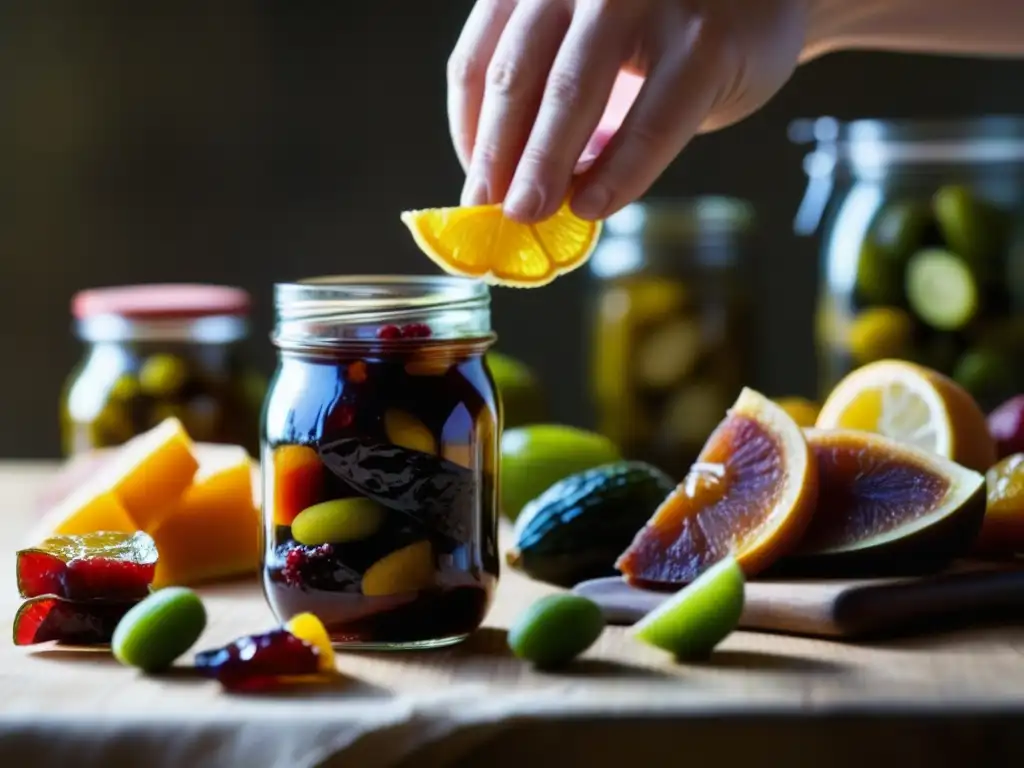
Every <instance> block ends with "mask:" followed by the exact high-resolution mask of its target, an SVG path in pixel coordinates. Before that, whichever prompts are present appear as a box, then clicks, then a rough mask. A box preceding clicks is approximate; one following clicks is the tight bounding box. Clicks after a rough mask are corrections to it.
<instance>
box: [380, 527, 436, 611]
mask: <svg viewBox="0 0 1024 768" xmlns="http://www.w3.org/2000/svg"><path fill="white" fill-rule="evenodd" d="M434 584H435V567H434V552H433V548H432V547H431V546H430V542H429V541H418V542H416V543H415V544H410V545H409V546H407V547H402V548H401V549H398V550H395V551H394V552H392V553H391V554H389V555H386V556H384V557H383V558H381V559H380V560H378V561H377V562H376V563H374V564H373V565H371V566H370V567H369V569H367V571H366V573H364V574H363V594H364V595H367V596H368V597H381V596H384V595H396V594H400V593H402V592H416V591H418V590H421V589H429V588H430V587H432V586H434Z"/></svg>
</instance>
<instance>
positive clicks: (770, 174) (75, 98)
mask: <svg viewBox="0 0 1024 768" xmlns="http://www.w3.org/2000/svg"><path fill="white" fill-rule="evenodd" d="M470 6H471V3H470V2H469V0H447V1H446V2H443V3H442V2H438V3H415V2H411V0H377V2H374V3H305V2H291V3H257V2H252V1H251V0H219V1H218V2H217V3H195V2H192V3H189V2H184V3H176V4H164V3H123V4H107V3H81V2H73V1H72V0H64V1H63V2H47V3H39V2H35V3H32V2H11V3H5V4H4V5H3V9H2V10H0V339H2V341H3V364H2V370H3V374H4V375H3V377H2V379H0V382H2V383H0V455H2V456H24V457H36V456H56V455H57V452H58V445H59V444H58V424H57V402H58V397H59V391H60V387H61V385H62V382H63V379H64V377H65V375H66V374H67V372H68V371H69V370H70V369H71V367H72V366H73V365H74V363H75V361H76V360H77V358H78V356H79V354H80V351H81V350H80V347H79V345H78V343H77V342H76V341H75V339H74V337H73V336H72V334H71V325H70V315H69V306H68V302H69V300H70V298H71V296H72V294H73V293H74V292H75V291H76V290H79V289H81V288H84V287H88V286H95V285H104V284H118V283H132V282H143V281H213V282H227V283H233V284H238V285H241V286H244V287H245V288H247V289H249V290H250V291H252V293H253V295H254V297H255V300H256V304H257V311H256V316H255V328H254V332H253V338H252V340H251V342H250V344H251V353H252V355H253V356H254V357H255V358H256V359H257V360H258V361H259V362H260V364H261V365H262V366H263V367H264V368H265V369H266V370H269V369H270V368H271V367H272V365H273V350H272V349H271V347H270V345H269V343H268V342H267V333H268V331H269V327H270V315H271V306H270V298H271V286H272V283H273V282H274V281H275V280H282V279H285V280H286V279H293V278H299V277H305V276H311V275H315V274H332V273H344V272H379V271H385V272H413V273H424V272H426V273H429V272H433V271H434V269H433V268H432V266H431V265H430V264H429V262H427V260H426V259H425V258H424V257H423V256H422V255H420V254H419V253H418V251H417V250H416V248H415V247H414V245H413V244H412V241H411V239H410V238H409V236H408V233H407V231H406V230H405V229H404V227H403V226H402V225H401V224H400V223H399V220H398V214H399V212H400V211H401V210H403V209H406V208H413V207H429V206H435V205H448V204H455V203H457V201H458V195H459V191H460V189H461V182H462V178H461V172H460V169H459V166H458V163H457V162H456V160H455V155H454V153H453V152H452V150H451V146H450V143H449V139H448V133H447V123H446V118H445V112H444V110H445V82H444V70H445V62H446V59H447V56H448V53H449V50H450V49H451V46H452V45H453V44H454V42H455V39H456V37H457V35H458V32H459V29H460V27H461V24H462V21H463V19H464V18H465V15H466V13H467V12H468V9H469V7H470ZM1021 82H1024V63H1016V62H996V61H974V60H957V59H942V58H928V57H909V56H895V55H882V54H842V55H836V56H832V57H830V58H828V59H826V60H823V61H820V62H817V63H814V64H812V65H810V66H808V67H806V68H804V69H803V70H801V71H800V72H798V73H797V75H796V76H795V77H794V78H793V80H792V81H791V82H790V83H789V85H788V86H787V87H786V88H785V90H784V91H783V92H782V93H781V94H780V95H779V96H778V98H776V99H775V100H774V101H773V102H772V103H771V104H770V105H769V106H768V107H767V108H766V109H765V110H764V111H762V112H761V113H760V114H758V115H757V116H755V117H753V118H750V119H749V120H747V121H745V122H744V123H742V124H740V125H738V126H735V127H733V128H730V129H728V130H725V131H722V132H721V133H718V134H715V135H711V136H705V137H702V138H700V139H699V140H697V141H696V142H694V143H693V145H692V146H691V147H690V148H689V149H688V151H687V152H686V153H685V154H684V155H683V157H681V158H680V159H679V161H678V162H677V163H676V164H675V165H674V166H673V167H672V168H671V169H670V170H669V172H668V173H666V174H665V176H664V177H663V178H662V179H661V180H660V181H659V182H658V184H657V186H656V188H655V189H654V190H653V192H652V194H657V195H658V196H667V195H673V196H674V195H692V194H704V193H718V194H728V195H736V196H740V197H745V198H747V199H749V200H751V201H752V202H753V203H754V204H755V205H756V206H757V213H758V217H759V229H758V231H757V235H756V238H755V239H754V241H753V242H752V244H751V248H750V250H749V252H748V254H747V257H748V262H747V267H748V269H747V271H746V274H747V279H748V280H749V281H750V286H751V288H752V289H753V288H755V287H756V290H755V294H754V295H755V298H756V300H757V303H756V311H757V320H758V322H757V323H756V326H755V338H756V346H755V349H754V350H753V351H752V354H753V355H754V359H755V370H756V376H755V379H756V380H755V381H754V382H752V383H753V384H754V385H755V386H758V387H760V388H762V389H763V390H765V391H766V392H767V393H768V394H771V395H782V394H808V395H810V394H813V389H814V379H815V376H814V369H813V346H812V330H811V328H812V324H811V317H812V310H813V307H814V298H815V291H816V280H817V270H818V263H817V244H816V243H815V242H814V241H813V240H810V239H801V238H798V237H797V236H795V235H794V234H793V233H792V218H793V214H794V212H795V210H796V208H797V205H798V203H799V201H800V197H801V195H802V194H803V190H804V185H805V177H804V175H803V172H802V170H801V161H802V157H803V155H804V153H805V152H806V151H807V148H806V147H798V146H794V145H791V144H790V143H789V142H788V140H787V138H786V128H787V125H788V123H789V122H790V121H791V120H792V119H793V118H795V117H806V116H816V115H821V114H828V115H834V116H836V117H839V118H856V117H865V116H870V117H876V116H877V117H904V116H921V117H942V116H960V115H965V114H974V113H981V112H1024V88H1021V87H1020V85H1019V84H1020V83H1021ZM588 290H590V278H589V276H588V275H587V274H586V273H585V272H584V271H579V272H577V273H574V274H572V275H570V276H568V277H566V278H563V279H561V280H559V281H557V282H556V283H554V284H553V285H551V286H549V287H547V288H544V289H543V290H538V291H510V290H498V291H495V296H494V317H495V320H494V322H495V325H496V327H497V330H498V331H499V333H500V336H501V342H500V345H501V348H502V349H504V350H505V351H507V352H509V353H511V354H514V355H516V356H518V357H520V358H522V359H524V360H526V361H527V362H529V363H531V364H533V365H534V366H536V368H537V369H538V370H539V372H540V374H541V375H542V377H543V378H544V380H545V382H546V383H547V385H548V387H549V389H550V390H551V394H552V398H553V401H554V405H555V407H556V409H557V411H556V412H557V415H558V417H559V418H560V420H562V421H566V422H573V423H579V424H582V425H587V424H589V423H590V419H591V413H590V409H589V407H588V404H587V399H586V398H585V397H581V396H580V393H581V392H584V391H585V389H586V383H585V376H586V368H585V362H586V354H585V350H586V346H585V334H586V327H587V326H586V322H587V318H586V314H585V310H586V306H587V305H586V298H587V293H588Z"/></svg>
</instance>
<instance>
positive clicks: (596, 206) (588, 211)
mask: <svg viewBox="0 0 1024 768" xmlns="http://www.w3.org/2000/svg"><path fill="white" fill-rule="evenodd" d="M611 201H612V191H611V190H610V189H608V187H606V186H604V185H603V184H593V185H591V186H589V187H587V188H586V189H584V190H583V191H582V192H580V193H579V194H578V195H576V196H575V197H574V198H573V199H572V210H573V213H575V214H576V215H577V216H579V217H580V218H581V219H591V220H593V219H600V218H601V217H602V216H603V215H604V212H605V211H606V210H608V206H609V204H611Z"/></svg>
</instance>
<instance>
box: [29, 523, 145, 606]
mask: <svg viewBox="0 0 1024 768" xmlns="http://www.w3.org/2000/svg"><path fill="white" fill-rule="evenodd" d="M156 565H157V550H156V545H155V544H154V543H153V539H152V538H150V537H149V535H148V534H145V533H143V532H141V531H138V532H136V533H121V532H114V531H101V532H96V533H86V534H82V535H79V536H52V537H50V538H48V539H46V540H45V541H43V542H41V543H40V544H38V545H37V546H35V547H31V548H29V549H22V550H19V551H18V553H17V576H18V592H19V593H20V594H21V596H22V597H39V596H41V595H51V596H55V597H63V598H67V599H69V600H94V599H101V600H132V599H135V598H142V597H145V596H146V595H147V594H148V593H149V585H150V584H151V583H152V582H153V574H154V573H155V571H156Z"/></svg>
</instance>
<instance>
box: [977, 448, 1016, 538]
mask: <svg viewBox="0 0 1024 768" xmlns="http://www.w3.org/2000/svg"><path fill="white" fill-rule="evenodd" d="M985 487H986V496H987V504H986V506H985V520H984V522H983V523H982V525H981V533H980V534H978V538H977V540H976V541H975V546H974V548H975V551H976V552H978V553H979V554H985V555H1013V554H1017V553H1018V552H1024V453H1014V454H1011V455H1010V456H1007V457H1006V458H1005V459H1003V460H1002V461H1000V462H999V463H998V464H996V465H995V466H994V467H992V468H991V469H989V470H988V472H986V473H985Z"/></svg>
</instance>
